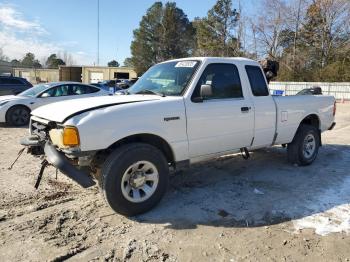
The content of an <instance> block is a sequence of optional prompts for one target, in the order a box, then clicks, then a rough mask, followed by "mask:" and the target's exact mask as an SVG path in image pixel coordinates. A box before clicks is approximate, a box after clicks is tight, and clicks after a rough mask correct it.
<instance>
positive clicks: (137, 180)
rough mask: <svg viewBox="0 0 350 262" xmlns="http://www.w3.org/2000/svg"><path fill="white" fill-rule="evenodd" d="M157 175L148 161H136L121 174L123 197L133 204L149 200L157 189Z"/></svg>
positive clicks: (155, 169)
mask: <svg viewBox="0 0 350 262" xmlns="http://www.w3.org/2000/svg"><path fill="white" fill-rule="evenodd" d="M158 182H159V173H158V170H157V168H156V167H155V165H154V164H152V163H151V162H149V161H144V160H143V161H138V162H136V163H134V164H132V165H130V166H129V167H128V168H127V169H126V171H125V172H124V174H123V177H122V181H121V190H122V194H123V196H124V197H125V198H126V199H127V200H129V201H130V202H133V203H140V202H143V201H146V200H147V199H149V198H150V197H151V196H152V195H153V194H154V192H155V191H156V189H157V186H158Z"/></svg>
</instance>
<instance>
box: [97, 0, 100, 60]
mask: <svg viewBox="0 0 350 262" xmlns="http://www.w3.org/2000/svg"><path fill="white" fill-rule="evenodd" d="M97 65H98V66H99V65H100V0H97Z"/></svg>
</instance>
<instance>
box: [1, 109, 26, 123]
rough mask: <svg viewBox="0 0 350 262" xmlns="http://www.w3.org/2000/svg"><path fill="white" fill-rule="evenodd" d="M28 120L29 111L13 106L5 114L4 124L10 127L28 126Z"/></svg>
mask: <svg viewBox="0 0 350 262" xmlns="http://www.w3.org/2000/svg"><path fill="white" fill-rule="evenodd" d="M29 119H30V110H29V109H28V108H27V107H24V106H13V107H11V108H10V109H9V110H8V111H7V114H6V122H7V124H9V125H12V126H24V125H28V123H29Z"/></svg>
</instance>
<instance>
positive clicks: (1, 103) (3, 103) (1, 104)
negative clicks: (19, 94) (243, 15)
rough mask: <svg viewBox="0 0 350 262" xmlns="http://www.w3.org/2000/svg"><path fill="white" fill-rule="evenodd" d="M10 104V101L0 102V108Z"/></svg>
mask: <svg viewBox="0 0 350 262" xmlns="http://www.w3.org/2000/svg"><path fill="white" fill-rule="evenodd" d="M8 102H10V101H9V100H8V101H2V102H0V106H3V105H5V104H7V103H8Z"/></svg>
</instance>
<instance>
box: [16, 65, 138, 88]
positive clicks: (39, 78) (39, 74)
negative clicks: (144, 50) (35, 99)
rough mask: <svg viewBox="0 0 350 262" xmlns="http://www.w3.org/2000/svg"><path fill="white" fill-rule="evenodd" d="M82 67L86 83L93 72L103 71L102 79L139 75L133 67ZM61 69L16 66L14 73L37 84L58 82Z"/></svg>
mask: <svg viewBox="0 0 350 262" xmlns="http://www.w3.org/2000/svg"><path fill="white" fill-rule="evenodd" d="M60 68H63V67H60ZM81 68H82V73H81V80H82V82H83V83H86V84H88V83H90V77H91V73H102V74H103V75H102V79H101V80H110V79H115V77H114V73H129V78H136V77H137V74H136V72H135V71H134V70H133V69H132V68H128V67H97V66H82V67H81ZM59 70H60V69H44V68H41V69H33V68H14V69H13V75H14V76H18V77H23V78H26V79H27V80H28V81H29V82H31V83H32V84H37V83H40V82H57V81H59ZM71 80H72V79H71ZM67 81H69V80H67Z"/></svg>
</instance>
